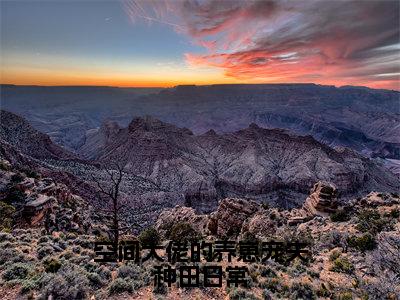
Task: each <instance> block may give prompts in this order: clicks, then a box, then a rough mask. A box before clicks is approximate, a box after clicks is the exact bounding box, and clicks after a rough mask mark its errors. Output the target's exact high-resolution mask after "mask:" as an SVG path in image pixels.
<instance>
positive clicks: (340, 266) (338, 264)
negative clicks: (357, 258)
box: [330, 257, 354, 274]
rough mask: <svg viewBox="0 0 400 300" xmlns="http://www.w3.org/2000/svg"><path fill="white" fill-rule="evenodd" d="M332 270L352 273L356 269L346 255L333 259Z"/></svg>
mask: <svg viewBox="0 0 400 300" xmlns="http://www.w3.org/2000/svg"><path fill="white" fill-rule="evenodd" d="M330 271H333V272H339V273H346V274H351V273H353V271H354V266H353V265H352V263H351V262H349V260H348V259H347V258H346V257H338V258H336V259H335V260H334V261H333V266H332V267H331V268H330Z"/></svg>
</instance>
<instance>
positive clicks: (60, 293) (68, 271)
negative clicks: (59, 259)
mask: <svg viewBox="0 0 400 300" xmlns="http://www.w3.org/2000/svg"><path fill="white" fill-rule="evenodd" d="M40 284H41V286H42V287H43V288H42V290H41V293H42V295H43V296H44V297H45V298H49V296H50V295H52V297H53V299H61V300H69V299H86V297H87V294H88V286H89V280H88V279H87V278H86V276H85V275H84V271H83V270H82V269H81V268H79V267H77V266H74V265H65V266H62V267H61V268H60V270H59V271H58V272H57V273H56V274H50V273H48V274H47V275H46V276H44V277H43V278H42V280H41V282H40Z"/></svg>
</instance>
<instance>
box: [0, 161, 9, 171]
mask: <svg viewBox="0 0 400 300" xmlns="http://www.w3.org/2000/svg"><path fill="white" fill-rule="evenodd" d="M0 169H1V170H3V171H10V170H11V166H10V163H9V162H8V161H6V160H3V159H2V160H0Z"/></svg>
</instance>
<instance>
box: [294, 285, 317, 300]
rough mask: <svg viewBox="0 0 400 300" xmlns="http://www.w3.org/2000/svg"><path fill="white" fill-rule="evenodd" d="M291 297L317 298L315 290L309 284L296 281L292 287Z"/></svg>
mask: <svg viewBox="0 0 400 300" xmlns="http://www.w3.org/2000/svg"><path fill="white" fill-rule="evenodd" d="M290 292H291V299H316V295H315V292H314V290H313V289H312V287H311V286H310V285H309V284H304V283H299V282H295V283H293V284H292V286H291V288H290Z"/></svg>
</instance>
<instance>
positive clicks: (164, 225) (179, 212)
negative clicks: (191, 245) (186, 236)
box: [155, 206, 208, 236]
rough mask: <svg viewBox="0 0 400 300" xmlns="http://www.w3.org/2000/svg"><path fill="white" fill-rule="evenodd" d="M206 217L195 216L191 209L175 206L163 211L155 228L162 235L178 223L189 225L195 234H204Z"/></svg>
mask: <svg viewBox="0 0 400 300" xmlns="http://www.w3.org/2000/svg"><path fill="white" fill-rule="evenodd" d="M207 220H208V218H207V216H206V215H197V214H196V211H195V210H194V209H193V208H191V207H184V206H175V207H174V208H172V209H167V210H164V211H163V212H162V213H161V214H160V216H159V217H158V219H157V221H156V224H155V228H156V229H157V230H158V231H159V232H160V233H161V234H162V235H164V236H165V235H166V233H167V232H168V231H169V230H170V229H171V228H172V226H174V225H175V224H178V223H188V224H190V225H191V226H192V227H193V229H194V230H195V231H196V232H199V233H204V232H205V231H206V229H207Z"/></svg>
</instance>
